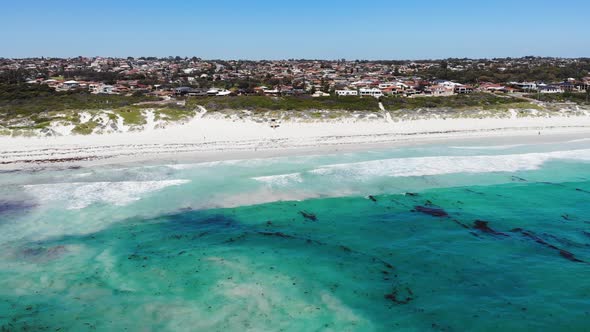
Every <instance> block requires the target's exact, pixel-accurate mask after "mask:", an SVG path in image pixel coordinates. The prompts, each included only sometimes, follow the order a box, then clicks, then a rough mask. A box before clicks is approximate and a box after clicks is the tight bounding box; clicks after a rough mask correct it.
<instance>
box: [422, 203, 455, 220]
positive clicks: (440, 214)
mask: <svg viewBox="0 0 590 332" xmlns="http://www.w3.org/2000/svg"><path fill="white" fill-rule="evenodd" d="M414 211H416V212H420V213H424V214H427V215H429V216H433V217H437V218H444V217H448V216H449V214H448V213H447V212H446V211H445V210H443V209H441V208H438V207H431V206H421V205H417V206H415V207H414Z"/></svg>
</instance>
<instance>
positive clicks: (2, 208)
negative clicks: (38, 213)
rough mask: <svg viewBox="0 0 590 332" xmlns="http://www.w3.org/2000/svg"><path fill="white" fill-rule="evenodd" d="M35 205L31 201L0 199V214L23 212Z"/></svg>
mask: <svg viewBox="0 0 590 332" xmlns="http://www.w3.org/2000/svg"><path fill="white" fill-rule="evenodd" d="M35 206H36V204H34V203H32V202H26V201H4V200H0V216H2V215H8V214H16V213H23V212H26V211H28V210H30V209H32V208H34V207H35Z"/></svg>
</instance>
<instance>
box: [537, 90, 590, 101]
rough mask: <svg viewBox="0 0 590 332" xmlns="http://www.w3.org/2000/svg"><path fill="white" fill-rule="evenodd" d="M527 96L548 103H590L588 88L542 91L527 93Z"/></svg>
mask: <svg viewBox="0 0 590 332" xmlns="http://www.w3.org/2000/svg"><path fill="white" fill-rule="evenodd" d="M526 97H527V98H532V99H536V100H539V101H542V102H548V103H576V104H590V90H588V92H586V93H583V92H564V93H543V94H529V95H526Z"/></svg>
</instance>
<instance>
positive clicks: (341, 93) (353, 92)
mask: <svg viewBox="0 0 590 332" xmlns="http://www.w3.org/2000/svg"><path fill="white" fill-rule="evenodd" d="M336 95H337V96H339V97H342V96H358V95H359V93H358V91H356V90H336Z"/></svg>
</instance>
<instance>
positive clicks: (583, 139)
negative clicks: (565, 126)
mask: <svg viewBox="0 0 590 332" xmlns="http://www.w3.org/2000/svg"><path fill="white" fill-rule="evenodd" d="M588 141H590V138H580V139H574V140H571V141H567V142H566V143H580V142H588Z"/></svg>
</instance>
